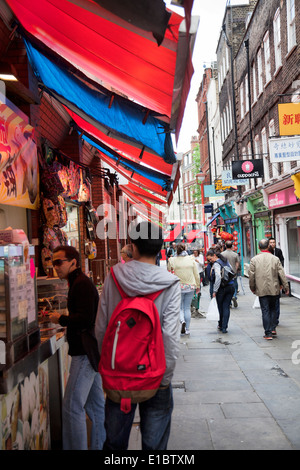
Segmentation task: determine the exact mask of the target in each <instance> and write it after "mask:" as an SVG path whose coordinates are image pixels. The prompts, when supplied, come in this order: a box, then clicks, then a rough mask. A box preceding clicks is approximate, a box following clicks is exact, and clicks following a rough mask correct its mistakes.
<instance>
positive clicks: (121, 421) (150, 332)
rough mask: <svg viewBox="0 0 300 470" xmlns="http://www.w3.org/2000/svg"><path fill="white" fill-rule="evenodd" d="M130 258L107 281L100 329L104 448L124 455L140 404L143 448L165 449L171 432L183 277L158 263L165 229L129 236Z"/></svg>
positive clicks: (143, 229) (141, 229)
mask: <svg viewBox="0 0 300 470" xmlns="http://www.w3.org/2000/svg"><path fill="white" fill-rule="evenodd" d="M130 238H131V243H132V246H133V260H132V261H131V262H130V263H125V264H121V263H118V264H117V265H116V266H114V267H113V271H112V272H111V273H110V274H109V275H108V276H107V278H106V280H105V283H104V286H103V291H102V295H101V299H100V303H99V308H98V314H97V318H96V325H95V332H96V337H97V340H98V344H99V349H100V351H101V359H100V367H99V371H100V374H101V375H102V380H103V388H104V390H105V392H106V394H107V397H106V405H105V428H106V441H105V444H104V447H103V449H104V450H126V449H127V447H128V440H129V435H130V431H131V427H132V423H133V419H134V414H135V410H136V406H137V403H139V414H140V429H141V435H142V448H143V449H144V450H165V449H166V448H167V443H168V439H169V434H170V426H171V414H172V410H173V393H172V387H171V379H172V376H173V372H174V368H175V363H176V359H177V356H178V351H179V333H180V329H179V324H180V320H179V314H180V298H181V297H180V284H179V279H178V278H177V277H176V276H174V275H173V274H171V273H169V272H168V271H167V270H165V269H162V268H161V267H159V266H157V265H156V263H155V261H156V255H157V254H158V253H159V251H160V250H161V246H162V243H163V235H162V230H161V229H160V228H159V227H157V226H154V225H153V224H151V223H148V222H142V223H140V224H138V225H137V226H136V227H135V229H133V230H132V231H131V233H130Z"/></svg>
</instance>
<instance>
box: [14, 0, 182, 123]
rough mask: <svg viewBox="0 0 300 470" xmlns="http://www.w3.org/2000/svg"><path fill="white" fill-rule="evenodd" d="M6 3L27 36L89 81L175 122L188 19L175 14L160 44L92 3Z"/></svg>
mask: <svg viewBox="0 0 300 470" xmlns="http://www.w3.org/2000/svg"><path fill="white" fill-rule="evenodd" d="M7 3H8V4H9V6H10V7H11V8H12V10H13V12H14V14H15V15H16V17H17V18H18V20H19V21H20V23H21V25H22V26H23V27H24V28H25V30H26V31H27V32H29V33H30V34H32V35H33V36H34V37H35V38H37V39H38V40H40V41H41V42H42V43H43V44H45V45H46V46H48V48H49V49H50V50H51V51H54V52H56V53H57V54H59V55H60V56H62V57H63V58H64V59H65V60H67V61H68V62H70V63H71V64H73V65H74V66H75V67H76V68H78V69H79V70H81V71H82V72H83V73H84V74H85V75H86V76H87V77H89V78H90V79H92V80H93V81H95V82H97V83H100V84H101V85H103V86H104V87H105V88H108V89H109V90H112V91H117V92H120V93H121V94H123V95H125V96H126V97H128V99H131V100H134V101H136V102H137V103H139V104H141V105H143V106H145V107H146V108H148V109H150V110H153V111H155V112H157V113H159V114H161V115H165V116H167V117H168V119H170V118H171V112H172V101H173V95H174V92H173V91H174V77H175V70H176V60H177V47H178V39H179V26H180V24H181V22H182V21H184V18H183V17H181V16H180V15H178V14H176V13H173V12H172V13H171V16H170V19H169V22H168V27H167V29H166V32H165V36H164V40H163V42H162V43H161V45H160V46H158V44H157V42H156V40H155V39H154V37H153V35H152V33H151V32H148V31H145V30H143V29H140V28H138V27H136V26H134V25H132V24H130V23H129V22H127V21H125V20H123V19H122V18H120V17H119V16H116V15H114V14H112V13H111V12H110V11H108V10H106V9H104V8H102V7H101V6H100V5H98V4H96V3H95V2H94V1H92V0H70V1H68V0H7ZM176 86H177V84H176ZM176 93H178V90H176ZM184 106H185V103H184V105H183V108H184Z"/></svg>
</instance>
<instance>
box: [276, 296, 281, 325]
mask: <svg viewBox="0 0 300 470" xmlns="http://www.w3.org/2000/svg"><path fill="white" fill-rule="evenodd" d="M279 316H280V295H276V326H277V325H279Z"/></svg>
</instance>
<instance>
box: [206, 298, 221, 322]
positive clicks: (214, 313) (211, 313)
mask: <svg viewBox="0 0 300 470" xmlns="http://www.w3.org/2000/svg"><path fill="white" fill-rule="evenodd" d="M206 320H219V309H218V304H217V299H216V298H215V297H213V298H212V299H211V301H210V303H209V305H208V309H207V314H206Z"/></svg>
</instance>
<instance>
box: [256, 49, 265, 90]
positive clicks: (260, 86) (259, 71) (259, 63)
mask: <svg viewBox="0 0 300 470" xmlns="http://www.w3.org/2000/svg"><path fill="white" fill-rule="evenodd" d="M257 75H258V94H259V95H260V94H261V93H262V92H263V87H264V81H263V69H262V57H261V49H259V51H258V52H257Z"/></svg>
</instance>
